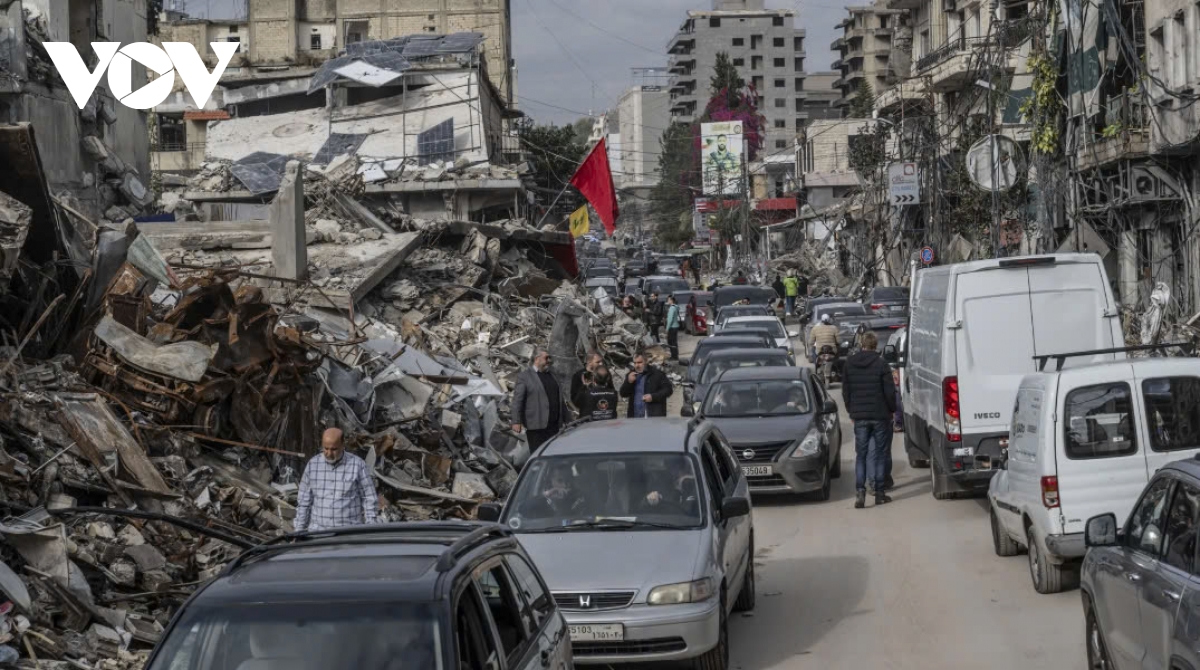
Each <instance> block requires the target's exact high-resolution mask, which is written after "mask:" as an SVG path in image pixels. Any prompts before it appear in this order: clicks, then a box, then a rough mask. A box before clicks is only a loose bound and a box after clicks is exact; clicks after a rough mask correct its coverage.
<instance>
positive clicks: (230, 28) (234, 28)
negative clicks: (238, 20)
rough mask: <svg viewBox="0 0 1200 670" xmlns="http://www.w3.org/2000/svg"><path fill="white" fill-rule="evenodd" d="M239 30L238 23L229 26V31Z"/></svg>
mask: <svg viewBox="0 0 1200 670" xmlns="http://www.w3.org/2000/svg"><path fill="white" fill-rule="evenodd" d="M237 31H238V27H237V25H236V24H235V25H232V26H229V32H231V33H236V32H237Z"/></svg>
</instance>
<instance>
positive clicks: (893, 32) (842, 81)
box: [830, 0, 912, 107]
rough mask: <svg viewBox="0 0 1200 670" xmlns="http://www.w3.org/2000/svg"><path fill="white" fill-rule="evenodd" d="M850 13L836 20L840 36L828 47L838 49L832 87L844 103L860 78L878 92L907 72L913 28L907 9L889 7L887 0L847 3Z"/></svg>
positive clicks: (859, 84)
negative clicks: (857, 3)
mask: <svg viewBox="0 0 1200 670" xmlns="http://www.w3.org/2000/svg"><path fill="white" fill-rule="evenodd" d="M846 10H847V11H848V12H849V14H850V15H849V16H847V17H846V18H845V19H842V21H841V22H840V23H838V24H837V26H836V27H837V28H838V29H840V30H841V31H842V36H841V37H839V38H837V39H835V40H834V41H833V44H831V45H830V48H831V49H832V50H833V51H836V52H837V53H838V58H837V60H835V61H834V62H833V68H834V69H835V70H838V71H839V72H840V73H841V76H840V77H839V78H838V79H837V80H836V82H835V83H834V87H835V88H837V89H839V90H840V91H841V94H842V95H841V98H842V99H841V101H840V102H839V103H838V104H839V105H841V106H843V107H844V106H847V105H848V104H849V102H850V100H851V99H852V98H853V97H854V96H855V95H856V94H857V92H858V91H859V89H860V87H861V86H862V82H864V81H865V82H867V84H868V85H870V87H871V92H872V94H878V93H879V92H880V91H883V90H885V89H887V88H889V87H890V86H892V85H894V84H896V83H898V82H899V81H901V80H902V79H903V78H904V77H907V76H908V74H909V64H910V59H911V45H912V30H911V28H910V26H909V25H908V12H907V11H905V10H903V9H890V8H888V6H887V0H877V2H876V3H875V4H873V5H870V6H867V7H847V8H846Z"/></svg>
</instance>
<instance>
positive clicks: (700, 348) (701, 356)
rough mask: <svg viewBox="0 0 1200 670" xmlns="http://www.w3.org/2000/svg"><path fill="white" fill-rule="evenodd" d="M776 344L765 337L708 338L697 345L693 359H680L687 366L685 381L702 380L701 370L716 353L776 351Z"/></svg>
mask: <svg viewBox="0 0 1200 670" xmlns="http://www.w3.org/2000/svg"><path fill="white" fill-rule="evenodd" d="M774 348H775V344H774V342H773V341H772V340H771V339H770V338H769V337H766V336H763V335H757V334H756V335H750V334H745V333H739V334H737V335H730V334H726V335H723V336H721V337H706V338H704V339H703V340H700V341H699V342H697V343H696V349H695V350H694V351H693V352H692V357H691V358H690V359H689V358H682V359H680V361H679V362H680V363H682V364H683V365H686V366H687V368H686V369H685V370H684V373H683V379H684V381H695V380H696V379H699V378H700V369H701V368H703V367H704V362H705V361H706V360H707V359H708V355H709V354H711V353H712V352H714V351H720V350H722V349H774Z"/></svg>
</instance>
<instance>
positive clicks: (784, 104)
mask: <svg viewBox="0 0 1200 670" xmlns="http://www.w3.org/2000/svg"><path fill="white" fill-rule="evenodd" d="M775 106H776V107H787V100H784V99H783V98H775Z"/></svg>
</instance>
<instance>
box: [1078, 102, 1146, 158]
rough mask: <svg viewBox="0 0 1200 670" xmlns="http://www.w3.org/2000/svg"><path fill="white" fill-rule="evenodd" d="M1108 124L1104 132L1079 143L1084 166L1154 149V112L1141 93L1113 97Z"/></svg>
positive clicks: (1108, 107)
mask: <svg viewBox="0 0 1200 670" xmlns="http://www.w3.org/2000/svg"><path fill="white" fill-rule="evenodd" d="M1104 124H1105V129H1104V132H1103V133H1101V134H1100V135H1098V136H1096V137H1094V138H1085V139H1084V140H1083V141H1082V142H1080V143H1079V153H1078V159H1079V162H1078V165H1079V169H1080V170H1089V169H1092V168H1095V167H1100V166H1102V165H1107V164H1109V163H1113V162H1116V161H1119V160H1128V159H1134V158H1142V157H1145V156H1147V155H1148V154H1149V153H1150V115H1149V113H1148V110H1147V109H1146V106H1145V104H1143V102H1142V98H1141V97H1140V96H1139V95H1138V94H1136V93H1122V94H1121V95H1117V96H1113V97H1112V98H1109V99H1108V103H1107V104H1106V105H1105V110H1104Z"/></svg>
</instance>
